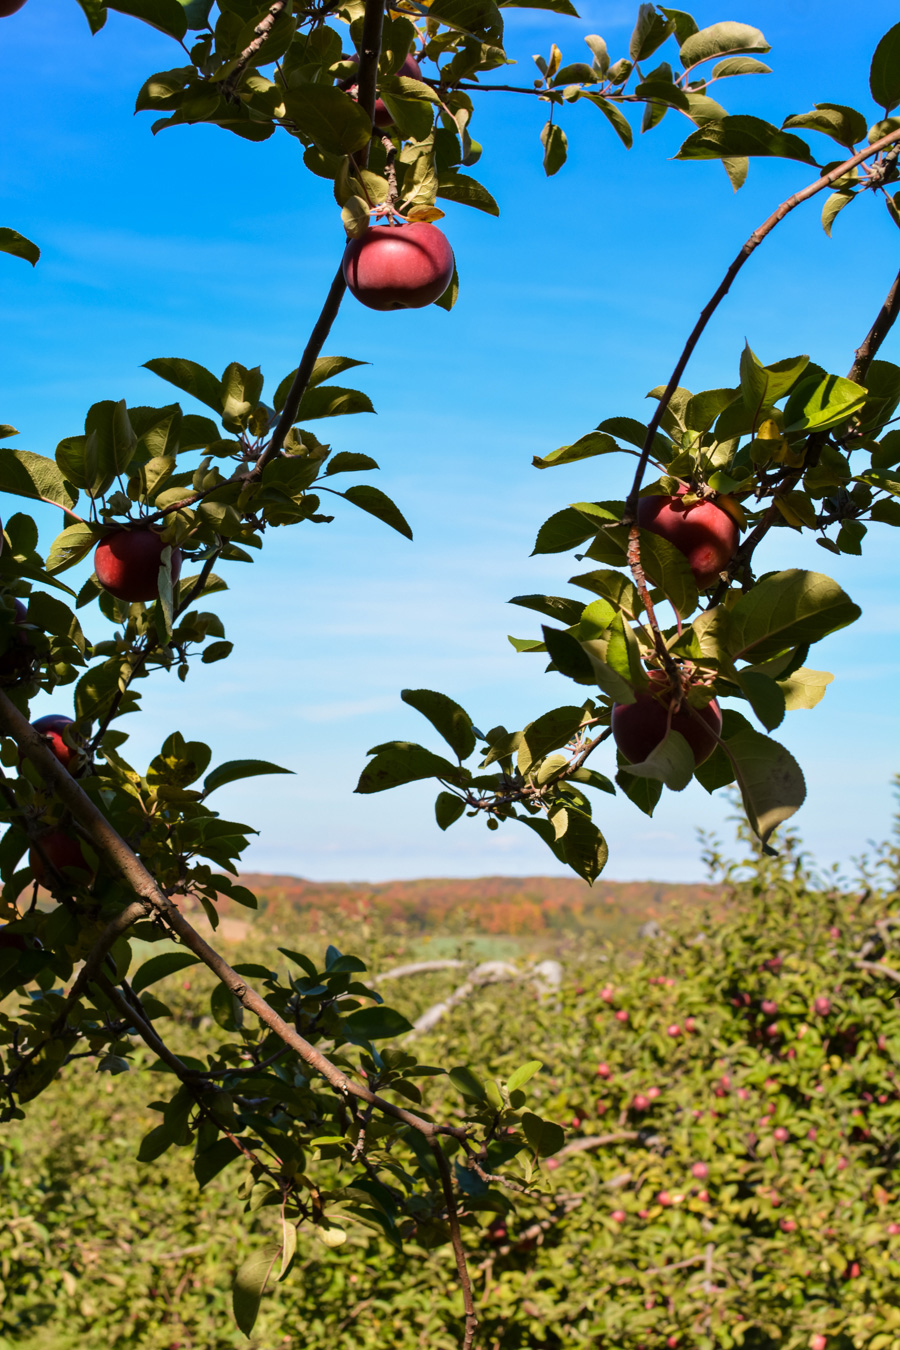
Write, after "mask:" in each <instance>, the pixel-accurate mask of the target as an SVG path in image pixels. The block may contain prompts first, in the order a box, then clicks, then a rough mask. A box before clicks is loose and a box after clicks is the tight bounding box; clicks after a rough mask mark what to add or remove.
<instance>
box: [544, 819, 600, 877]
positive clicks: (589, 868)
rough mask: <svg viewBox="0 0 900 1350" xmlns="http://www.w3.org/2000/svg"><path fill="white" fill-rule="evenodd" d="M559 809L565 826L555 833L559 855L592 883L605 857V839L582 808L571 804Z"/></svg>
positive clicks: (578, 873)
mask: <svg viewBox="0 0 900 1350" xmlns="http://www.w3.org/2000/svg"><path fill="white" fill-rule="evenodd" d="M563 810H564V811H565V816H566V827H565V831H564V833H563V834H562V835H561V836H559V843H560V844H561V845H562V851H563V856H564V858H565V860H566V862H567V864H568V865H569V867H571V869H572V871H573V872H575V873H577V875H578V876H580V877H581V878H582V879H583V880H584V881H586V882H587V883H588V885H589V886H593V884H594V882H595V881H596V880H597V878H598V876H599V875H600V873H601V872H602V871H603V869H604V867H605V866H606V863H607V859H608V858H609V849H608V847H607V844H606V840H605V839H604V838H603V835H602V834H601V833H600V831H599V830H598V828H597V826H596V825H595V824H594V822H593V821H592V820H591V818H590V816H588V815H587V814H586V812H584V811H579V810H578V809H577V808H576V807H574V806H566V807H564V808H563ZM555 823H556V822H555V821H554V824H555Z"/></svg>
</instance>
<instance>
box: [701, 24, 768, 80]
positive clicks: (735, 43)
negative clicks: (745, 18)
mask: <svg viewBox="0 0 900 1350" xmlns="http://www.w3.org/2000/svg"><path fill="white" fill-rule="evenodd" d="M768 51H771V48H770V46H769V44H768V42H766V39H765V38H764V37H763V35H762V33H761V32H760V30H759V29H758V28H751V27H750V25H749V24H746V23H734V22H732V21H730V20H729V21H726V22H725V23H714V24H713V25H712V26H711V27H710V28H701V29H700V30H699V32H696V33H693V34H691V36H690V37H688V38H686V39H685V41H684V42H683V43H682V44H681V53H680V55H681V64H682V65H683V66H684V68H685V70H689V69H693V67H694V66H699V65H700V64H701V63H702V62H703V61H710V60H712V58H713V57H715V56H730V55H732V54H734V53H736V52H761V53H764V52H768Z"/></svg>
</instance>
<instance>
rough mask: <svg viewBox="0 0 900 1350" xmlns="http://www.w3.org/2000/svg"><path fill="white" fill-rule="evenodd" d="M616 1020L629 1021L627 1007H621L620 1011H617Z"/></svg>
mask: <svg viewBox="0 0 900 1350" xmlns="http://www.w3.org/2000/svg"><path fill="white" fill-rule="evenodd" d="M616 1021H617V1022H627V1021H628V1013H627V1011H626V1010H625V1008H620V1009H619V1010H618V1012H617V1013H616Z"/></svg>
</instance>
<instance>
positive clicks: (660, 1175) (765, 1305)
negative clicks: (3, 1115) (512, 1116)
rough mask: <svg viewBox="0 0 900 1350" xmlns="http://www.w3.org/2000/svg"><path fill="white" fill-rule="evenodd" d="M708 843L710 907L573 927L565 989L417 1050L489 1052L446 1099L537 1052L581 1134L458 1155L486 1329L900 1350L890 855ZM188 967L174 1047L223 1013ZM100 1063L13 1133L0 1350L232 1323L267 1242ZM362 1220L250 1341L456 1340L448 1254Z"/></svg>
mask: <svg viewBox="0 0 900 1350" xmlns="http://www.w3.org/2000/svg"><path fill="white" fill-rule="evenodd" d="M707 858H708V862H709V864H710V867H711V870H712V873H713V875H714V877H715V879H716V880H717V881H721V882H722V883H723V884H724V885H725V887H726V890H727V899H728V910H727V914H726V916H725V917H724V918H719V919H716V920H712V919H711V916H707V918H705V919H704V918H699V917H698V918H694V919H692V920H679V921H678V922H677V923H673V925H672V926H667V927H666V928H665V929H664V930H663V931H662V932H661V933H660V935H659V936H657V937H656V938H653V939H649V940H645V941H644V942H643V943H642V944H641V945H640V948H639V949H638V950H632V951H628V950H627V949H622V948H619V949H613V948H607V949H606V950H603V951H597V952H595V953H593V954H590V953H588V954H585V953H584V952H583V951H580V950H579V949H578V947H577V944H576V945H573V947H570V948H568V949H567V950H566V951H565V954H564V979H563V983H562V986H561V988H560V989H559V991H558V993H557V994H553V993H550V994H547V993H545V994H544V995H543V996H540V995H539V994H538V993H536V992H535V988H534V986H533V984H531V983H529V982H528V981H521V982H515V981H510V982H505V983H498V984H495V985H491V986H487V987H484V988H482V989H480V990H477V991H476V992H474V993H473V994H472V996H471V997H470V998H469V999H467V1000H466V1001H465V1002H464V1003H463V1004H460V1005H459V1006H457V1008H456V1009H455V1010H454V1011H453V1012H451V1013H450V1014H448V1015H447V1016H446V1017H445V1018H444V1019H443V1020H442V1021H441V1022H440V1023H438V1025H437V1027H436V1028H435V1029H434V1030H433V1031H432V1032H431V1033H429V1034H428V1035H427V1036H424V1037H422V1038H421V1039H420V1040H418V1041H417V1042H415V1043H414V1044H415V1045H416V1050H417V1052H418V1053H419V1054H421V1055H422V1056H423V1057H425V1058H427V1059H429V1060H431V1061H433V1062H435V1063H440V1064H446V1065H450V1064H453V1063H459V1064H463V1063H466V1062H469V1063H474V1062H476V1061H477V1062H478V1063H479V1064H481V1065H483V1066H484V1068H483V1069H482V1070H479V1071H478V1072H475V1071H473V1070H468V1072H467V1073H462V1072H455V1073H453V1074H452V1075H451V1077H450V1079H447V1078H441V1079H439V1080H437V1082H438V1085H439V1091H438V1094H437V1097H438V1109H439V1110H441V1111H442V1112H445V1113H446V1112H452V1111H453V1110H454V1109H458V1103H459V1093H460V1091H463V1092H465V1093H466V1094H467V1095H468V1097H469V1100H470V1101H472V1102H475V1101H476V1100H477V1099H478V1097H479V1096H480V1094H481V1093H482V1092H483V1093H486V1094H488V1095H493V1093H494V1092H495V1091H496V1089H495V1087H494V1085H493V1080H495V1081H499V1082H503V1081H504V1080H505V1081H506V1082H507V1083H508V1084H509V1085H512V1082H513V1081H514V1079H513V1074H514V1072H515V1069H516V1068H517V1067H518V1066H527V1065H529V1061H531V1060H539V1061H543V1068H542V1069H541V1070H540V1071H539V1072H537V1073H536V1074H535V1076H534V1077H532V1078H531V1079H530V1081H529V1083H528V1088H529V1093H530V1097H531V1099H532V1100H533V1101H534V1102H535V1105H536V1109H539V1110H540V1112H541V1115H542V1117H544V1118H545V1119H547V1120H548V1121H551V1122H554V1123H555V1125H557V1126H562V1127H564V1129H565V1140H566V1142H565V1144H564V1145H563V1147H562V1148H561V1149H560V1150H559V1152H558V1153H557V1154H556V1156H555V1157H552V1158H550V1159H545V1160H544V1161H543V1163H541V1164H539V1167H538V1170H537V1171H536V1175H535V1181H534V1186H533V1193H532V1194H531V1195H525V1194H523V1193H521V1192H519V1191H516V1190H512V1189H510V1188H509V1187H504V1186H501V1185H497V1184H494V1183H492V1182H489V1181H483V1180H482V1179H481V1178H479V1177H478V1175H477V1174H476V1173H475V1172H473V1171H472V1170H471V1169H469V1168H467V1167H466V1165H465V1159H464V1157H463V1155H462V1153H461V1150H457V1151H456V1153H455V1156H454V1162H455V1164H456V1176H457V1179H458V1182H459V1186H460V1191H461V1200H460V1204H461V1213H462V1228H463V1233H464V1237H465V1243H466V1247H467V1251H468V1253H469V1257H470V1262H469V1263H470V1267H471V1269H472V1271H473V1277H474V1280H475V1293H476V1300H477V1303H478V1307H479V1317H480V1319H481V1331H480V1333H479V1334H480V1336H481V1337H482V1343H483V1344H484V1345H485V1346H489V1347H492V1350H493V1348H495V1347H496V1348H497V1350H499V1348H500V1347H503V1348H504V1350H505V1347H513V1348H514V1350H526V1347H528V1348H529V1350H531V1348H532V1347H540V1348H541V1350H569V1348H570V1347H571V1348H572V1350H576V1348H578V1350H581V1347H584V1350H587V1348H588V1347H595V1346H598V1345H599V1346H610V1347H611V1346H621V1347H628V1348H629V1350H638V1347H640V1346H642V1345H643V1346H652V1345H661V1344H663V1342H664V1341H668V1342H669V1344H670V1345H671V1344H673V1343H677V1344H680V1345H683V1346H685V1347H688V1346H690V1347H707V1346H709V1347H712V1346H716V1347H718V1346H723V1347H731V1346H747V1347H754V1348H757V1347H758V1348H759V1350H763V1347H765V1348H766V1350H770V1347H772V1346H774V1345H776V1344H778V1345H783V1346H785V1347H795V1346H796V1347H806V1346H808V1345H809V1344H810V1338H811V1337H813V1336H816V1335H824V1336H827V1338H828V1345H829V1347H832V1350H850V1347H851V1346H853V1347H862V1346H866V1347H871V1348H872V1350H888V1348H889V1347H895V1346H897V1345H900V1293H898V1279H897V1277H898V1274H900V1190H898V1187H897V1182H896V1148H897V1144H896V1139H897V1131H898V1125H900V1081H898V1073H897V1070H896V1067H895V1066H896V1064H897V1062H898V1058H900V1007H898V1003H897V1000H896V997H895V996H896V993H897V990H898V980H900V974H898V971H897V966H898V965H900V951H898V946H900V893H898V889H897V883H898V875H900V853H898V850H897V847H896V845H895V846H892V847H889V848H886V849H885V850H883V851H882V853H881V856H880V858H878V859H875V860H873V861H872V863H871V864H868V865H867V866H866V867H865V868H864V869H863V872H862V874H861V876H860V878H859V879H858V881H857V883H856V884H855V885H853V886H852V887H851V886H848V885H847V884H846V883H841V882H840V881H839V880H838V879H837V878H833V877H825V878H823V877H821V876H817V875H816V874H815V872H814V870H813V868H812V866H811V863H810V861H809V859H807V858H806V857H805V856H804V855H803V853H802V851H801V849H800V847H799V844H798V842H797V841H796V840H795V839H791V840H789V841H788V843H787V847H786V848H785V850H784V852H783V853H782V856H781V857H780V858H779V859H777V860H772V859H760V858H759V857H758V855H755V854H754V853H753V852H752V851H750V852H748V855H747V856H746V857H743V858H741V859H740V860H739V861H731V860H728V859H727V858H724V857H723V856H722V853H721V851H720V850H719V849H718V848H717V847H716V846H715V845H714V844H713V843H709V845H708V849H707ZM349 937H350V934H348V938H349ZM360 937H361V935H360V934H359V933H358V932H357V933H356V934H355V935H354V938H355V941H354V946H356V943H357V942H358V941H359V939H360ZM254 941H255V943H256V944H257V945H258V946H259V949H260V950H262V945H263V943H264V942H265V935H264V934H263V933H260V934H257V935H256V937H255V938H254ZM395 942H396V940H394V941H393V942H391V943H386V942H385V940H384V939H383V938H380V937H379V936H378V935H377V934H375V935H372V934H371V933H370V934H369V935H368V937H366V938H364V939H363V947H362V951H363V955H364V957H365V959H366V960H367V962H368V963H370V964H371V966H372V967H373V968H374V969H383V968H384V967H385V966H388V965H390V963H391V960H392V955H391V947H393V946H394V945H395ZM357 949H359V948H357ZM187 973H188V974H189V975H190V979H189V980H187V981H185V979H184V972H179V973H178V974H175V975H172V976H170V977H169V979H168V980H167V981H166V982H165V983H162V984H160V986H159V988H160V990H161V993H162V994H163V995H164V996H165V998H166V999H167V1001H168V1002H169V1004H170V1006H171V1011H172V1014H173V1022H174V1025H173V1031H172V1036H171V1040H172V1042H173V1044H175V1045H176V1046H177V1045H179V1044H180V1043H181V1042H184V1043H185V1044H187V1045H189V1044H190V1043H191V1040H192V1038H193V1037H194V1035H195V1034H196V1031H197V1029H198V1027H199V1028H201V1029H202V1028H203V1024H204V1021H206V1022H207V1024H208V1022H209V1013H208V1011H207V1009H208V1006H209V1005H208V1002H207V998H208V993H209V988H210V983H211V982H210V981H209V978H208V977H207V976H205V974H204V973H203V972H202V971H201V972H200V973H199V974H198V972H197V969H196V968H194V969H192V970H190V971H189V972H187ZM458 978H459V977H458V974H456V973H446V972H445V973H440V974H438V975H427V974H422V975H418V976H411V977H409V978H408V979H407V980H404V981H403V998H402V1006H403V1007H404V1008H405V1010H406V1011H407V1013H408V1014H409V1015H410V1017H411V1018H412V1017H415V1016H416V1015H418V1013H419V1012H421V1011H422V1009H423V1008H424V1007H425V1006H427V1005H429V1004H432V1003H433V1002H434V1001H435V1000H437V999H440V998H445V997H446V996H447V995H448V994H449V993H450V991H451V989H452V988H453V985H454V984H455V983H457V982H458ZM186 986H189V987H186ZM622 1014H627V1018H626V1017H623V1016H622ZM209 1029H210V1028H209V1027H208V1026H207V1031H208V1030H209ZM141 1053H145V1052H142V1051H141V1050H140V1049H138V1050H136V1051H135V1054H136V1055H137V1056H140V1054H141ZM530 1068H531V1069H532V1070H533V1066H530ZM92 1069H93V1066H92V1065H90V1064H89V1063H80V1064H72V1065H70V1066H68V1067H67V1068H66V1070H65V1071H64V1075H63V1078H62V1081H61V1083H60V1084H59V1087H58V1090H57V1092H56V1093H54V1094H53V1095H52V1097H51V1096H50V1095H47V1096H45V1097H44V1098H42V1099H41V1100H40V1101H39V1102H38V1103H36V1104H35V1107H34V1108H33V1110H32V1112H31V1113H30V1115H29V1119H28V1121H27V1122H23V1123H21V1124H19V1125H17V1126H15V1127H13V1128H12V1129H11V1130H10V1132H9V1134H8V1137H7V1143H6V1149H7V1152H6V1153H5V1155H4V1168H3V1190H2V1200H0V1271H2V1276H3V1282H2V1301H0V1345H8V1346H10V1347H12V1346H15V1347H26V1348H28V1350H38V1347H44V1346H46V1347H48V1350H49V1347H50V1346H53V1347H60V1350H68V1347H69V1346H70V1345H71V1346H75V1345H77V1344H79V1343H87V1344H89V1345H95V1344H96V1345H100V1344H103V1345H110V1346H135V1347H137V1346H140V1347H141V1348H142V1350H175V1347H189V1346H194V1347H200V1346H203V1347H210V1350H212V1348H213V1347H215V1348H216V1350H218V1347H226V1346H232V1345H237V1344H241V1343H243V1344H246V1341H244V1340H243V1338H242V1336H241V1335H240V1333H239V1332H238V1331H237V1330H236V1329H235V1328H234V1327H233V1326H231V1325H230V1323H229V1319H228V1318H227V1316H226V1306H225V1293H224V1290H225V1286H226V1284H227V1280H226V1279H225V1278H224V1275H225V1273H226V1271H232V1270H235V1269H236V1268H238V1267H239V1266H240V1265H241V1263H242V1261H243V1260H244V1259H245V1258H246V1257H247V1256H248V1255H250V1254H252V1253H253V1252H254V1251H257V1250H258V1249H259V1248H260V1246H262V1247H263V1248H264V1247H265V1243H266V1242H275V1243H277V1240H278V1230H279V1228H280V1223H279V1221H278V1217H277V1213H276V1212H273V1211H272V1210H271V1209H266V1208H265V1207H263V1208H253V1207H252V1201H251V1207H250V1208H249V1210H248V1212H246V1213H245V1214H244V1215H243V1216H238V1215H236V1214H235V1212H234V1207H233V1203H232V1200H231V1197H230V1194H229V1187H228V1186H227V1184H226V1183H225V1182H223V1181H222V1180H221V1179H217V1180H214V1181H212V1182H210V1183H209V1184H208V1185H207V1186H206V1187H205V1189H204V1190H203V1192H202V1194H201V1196H200V1197H199V1199H198V1197H197V1195H196V1189H195V1181H194V1178H193V1174H192V1169H191V1165H190V1152H191V1150H190V1149H189V1148H182V1149H177V1150H175V1152H174V1153H169V1154H167V1155H165V1157H164V1158H163V1159H161V1160H160V1161H159V1162H158V1163H156V1164H153V1165H146V1166H141V1165H140V1164H137V1165H136V1164H135V1163H134V1143H133V1140H134V1136H135V1134H136V1132H138V1131H139V1130H140V1129H142V1128H145V1127H146V1126H147V1124H148V1123H149V1119H150V1118H149V1116H148V1113H147V1111H146V1108H145V1107H144V1106H143V1100H144V1098H143V1089H142V1085H141V1078H142V1077H143V1075H138V1074H136V1073H134V1072H131V1073H127V1072H126V1073H122V1074H121V1075H119V1076H117V1077H116V1079H115V1080H114V1081H113V1080H107V1084H108V1086H107V1090H106V1091H105V1092H104V1091H102V1090H101V1091H100V1092H99V1093H98V1092H97V1086H96V1085H97V1083H98V1079H97V1077H96V1075H95V1074H94V1073H93V1072H92ZM527 1072H529V1069H528V1068H524V1067H523V1073H527ZM354 1140H355V1131H354V1130H353V1129H352V1127H351V1128H349V1129H348V1130H347V1131H346V1135H345V1141H344V1142H343V1143H341V1144H335V1145H323V1146H321V1148H320V1149H319V1152H320V1153H321V1155H322V1157H323V1159H324V1161H323V1162H322V1164H321V1166H319V1167H317V1176H318V1177H319V1179H320V1185H322V1186H323V1192H325V1193H326V1194H327V1189H326V1188H327V1187H329V1186H331V1185H333V1184H335V1183H336V1182H337V1180H338V1168H337V1166H336V1164H335V1163H334V1162H331V1163H329V1162H328V1161H327V1155H328V1154H329V1153H330V1152H333V1153H334V1152H340V1151H342V1150H343V1151H348V1152H349V1150H350V1149H351V1148H352V1146H353V1143H354ZM330 1205H331V1197H329V1208H330ZM346 1228H347V1241H346V1242H345V1243H343V1244H342V1245H340V1246H338V1247H330V1246H329V1245H327V1244H326V1243H323V1242H322V1241H317V1240H316V1238H315V1237H314V1236H312V1235H311V1233H310V1232H309V1231H307V1230H301V1233H300V1237H299V1243H298V1251H297V1256H296V1258H295V1273H296V1275H297V1278H295V1279H293V1280H291V1281H290V1282H289V1283H288V1284H287V1285H285V1286H284V1287H283V1289H282V1290H281V1291H280V1293H279V1295H278V1297H277V1299H269V1298H266V1297H264V1299H263V1304H262V1311H261V1314H260V1320H259V1322H258V1324H257V1328H256V1330H255V1332H254V1338H253V1340H252V1342H251V1343H252V1344H253V1345H256V1346H259V1347H263V1346H265V1347H267V1350H271V1347H277V1346H278V1345H281V1344H284V1345H285V1346H290V1345H301V1344H302V1345H303V1346H304V1347H308V1350H319V1347H321V1350H326V1347H329V1346H333V1347H340V1348H341V1350H344V1348H345V1347H346V1350H350V1347H355V1346H363V1347H370V1348H371V1350H380V1348H381V1347H383V1346H384V1345H385V1344H391V1345H395V1346H397V1347H398V1348H399V1350H414V1348H416V1347H419V1346H421V1345H425V1344H427V1345H430V1346H431V1345H433V1346H436V1347H440V1350H444V1348H445V1347H446V1350H450V1347H452V1346H455V1345H456V1344H457V1339H456V1331H455V1324H456V1320H457V1318H458V1315H459V1293H458V1291H457V1290H456V1289H455V1288H454V1287H453V1285H452V1282H449V1281H448V1278H447V1269H446V1262H445V1260H444V1258H443V1256H442V1254H441V1252H440V1250H437V1251H428V1250H425V1251H424V1252H423V1251H421V1250H419V1251H418V1253H417V1255H416V1259H415V1261H412V1262H409V1261H406V1260H404V1259H403V1257H402V1256H401V1254H400V1252H399V1251H398V1250H397V1249H396V1247H395V1245H394V1244H393V1243H392V1242H389V1241H387V1240H386V1238H385V1236H384V1235H383V1234H382V1235H378V1234H377V1233H376V1232H375V1231H374V1230H373V1229H372V1228H371V1227H370V1226H368V1225H363V1224H360V1223H359V1222H358V1221H356V1220H354V1219H352V1218H351V1219H350V1220H349V1222H347V1224H346ZM409 1241H413V1242H415V1238H412V1239H404V1245H407V1244H408V1242H409ZM672 1337H675V1338H676V1342H672V1341H671V1340H670V1338H672Z"/></svg>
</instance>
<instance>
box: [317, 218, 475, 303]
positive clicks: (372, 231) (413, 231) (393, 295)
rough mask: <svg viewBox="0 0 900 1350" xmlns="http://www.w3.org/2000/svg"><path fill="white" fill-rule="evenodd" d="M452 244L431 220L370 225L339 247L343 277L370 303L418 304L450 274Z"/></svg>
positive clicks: (431, 297) (436, 294)
mask: <svg viewBox="0 0 900 1350" xmlns="http://www.w3.org/2000/svg"><path fill="white" fill-rule="evenodd" d="M453 266H454V262H453V250H452V248H451V247H450V244H449V243H448V241H447V236H446V235H445V234H442V233H441V231H440V230H439V229H437V227H436V226H434V225H431V224H429V223H427V222H426V221H413V222H412V223H410V224H408V225H373V226H371V227H370V228H369V229H368V230H366V231H365V233H364V234H363V235H361V236H360V237H359V238H358V239H351V240H350V242H349V243H348V244H347V247H346V249H345V250H344V261H343V270H344V280H345V281H346V283H347V287H348V289H349V290H350V293H351V295H354V296H355V297H356V299H357V300H359V301H360V302H361V303H362V304H364V305H367V306H368V308H369V309H381V310H385V309H422V308H424V306H425V305H430V304H432V303H433V302H434V301H435V300H439V299H440V297H441V296H442V295H443V294H444V291H445V290H446V289H447V287H448V286H449V285H450V282H451V281H452V279H453Z"/></svg>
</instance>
